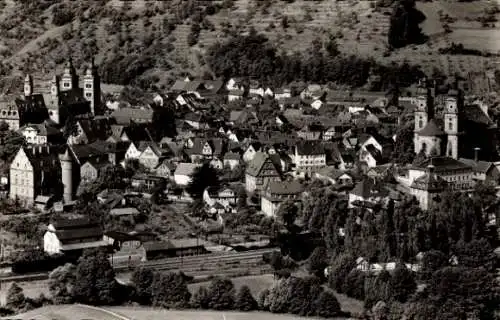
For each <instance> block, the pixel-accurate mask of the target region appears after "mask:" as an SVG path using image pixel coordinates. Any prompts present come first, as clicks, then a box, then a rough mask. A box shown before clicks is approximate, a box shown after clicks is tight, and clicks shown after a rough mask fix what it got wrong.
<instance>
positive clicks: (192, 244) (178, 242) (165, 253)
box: [142, 239, 208, 261]
mask: <svg viewBox="0 0 500 320" xmlns="http://www.w3.org/2000/svg"><path fill="white" fill-rule="evenodd" d="M207 252H208V251H207V249H206V248H205V246H204V242H203V241H201V240H199V239H175V240H174V239H171V240H167V241H151V242H145V243H143V245H142V261H148V260H155V259H163V258H173V257H182V256H192V255H199V254H204V253H207Z"/></svg>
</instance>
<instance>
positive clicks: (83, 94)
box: [0, 59, 101, 130]
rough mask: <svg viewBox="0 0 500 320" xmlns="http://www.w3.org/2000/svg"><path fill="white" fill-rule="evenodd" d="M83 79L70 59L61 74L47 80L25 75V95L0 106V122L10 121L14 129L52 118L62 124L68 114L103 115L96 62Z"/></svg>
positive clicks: (54, 121) (71, 115)
mask: <svg viewBox="0 0 500 320" xmlns="http://www.w3.org/2000/svg"><path fill="white" fill-rule="evenodd" d="M82 78H83V79H80V77H79V76H78V74H77V72H76V69H75V67H74V66H73V62H72V60H71V59H69V61H68V62H67V63H66V65H65V66H64V70H63V73H62V75H54V76H53V77H52V79H51V80H50V81H48V82H47V83H42V84H38V83H37V84H35V83H34V81H33V77H32V76H31V75H29V74H28V75H26V77H25V79H24V90H23V91H24V94H23V96H22V97H20V98H16V99H15V100H14V103H10V104H6V106H5V108H1V105H0V108H1V109H2V110H0V121H5V122H7V123H8V124H9V127H10V128H11V129H13V130H15V129H18V128H20V127H22V126H23V125H26V124H32V123H42V122H43V121H45V120H49V119H50V120H51V121H52V122H53V123H55V124H57V125H59V126H63V125H64V124H65V123H66V120H67V119H68V118H69V117H77V116H86V115H88V116H92V115H96V114H100V113H101V82H100V77H99V73H98V72H97V68H96V66H95V65H94V62H93V61H92V62H91V63H90V64H89V65H88V66H87V67H86V68H85V73H84V74H83V77H82ZM37 85H38V86H37ZM47 85H48V86H47ZM3 109H5V110H3ZM13 115H15V117H14V118H13ZM14 120H15V121H14Z"/></svg>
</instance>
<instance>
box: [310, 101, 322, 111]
mask: <svg viewBox="0 0 500 320" xmlns="http://www.w3.org/2000/svg"><path fill="white" fill-rule="evenodd" d="M322 106H323V101H321V100H320V99H317V100H314V101H313V102H311V108H313V109H314V110H319V109H321V107H322Z"/></svg>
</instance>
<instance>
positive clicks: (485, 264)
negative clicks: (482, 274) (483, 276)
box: [455, 238, 498, 272]
mask: <svg viewBox="0 0 500 320" xmlns="http://www.w3.org/2000/svg"><path fill="white" fill-rule="evenodd" d="M455 255H456V256H457V259H458V262H459V264H460V265H462V266H465V267H470V268H480V267H482V268H485V269H486V270H488V271H489V272H495V270H496V268H497V264H498V257H497V255H496V254H495V252H494V251H493V248H491V245H490V243H489V242H488V240H486V239H484V238H482V239H479V240H472V241H471V242H468V243H466V242H464V241H460V242H458V243H457V245H456V249H455Z"/></svg>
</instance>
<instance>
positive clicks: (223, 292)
mask: <svg viewBox="0 0 500 320" xmlns="http://www.w3.org/2000/svg"><path fill="white" fill-rule="evenodd" d="M208 293H209V298H210V301H209V303H208V306H209V308H210V309H214V310H232V309H233V308H234V304H235V296H234V293H235V292H234V284H233V282H232V281H231V280H229V279H225V278H216V279H214V280H212V282H211V283H210V286H209V287H208Z"/></svg>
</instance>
